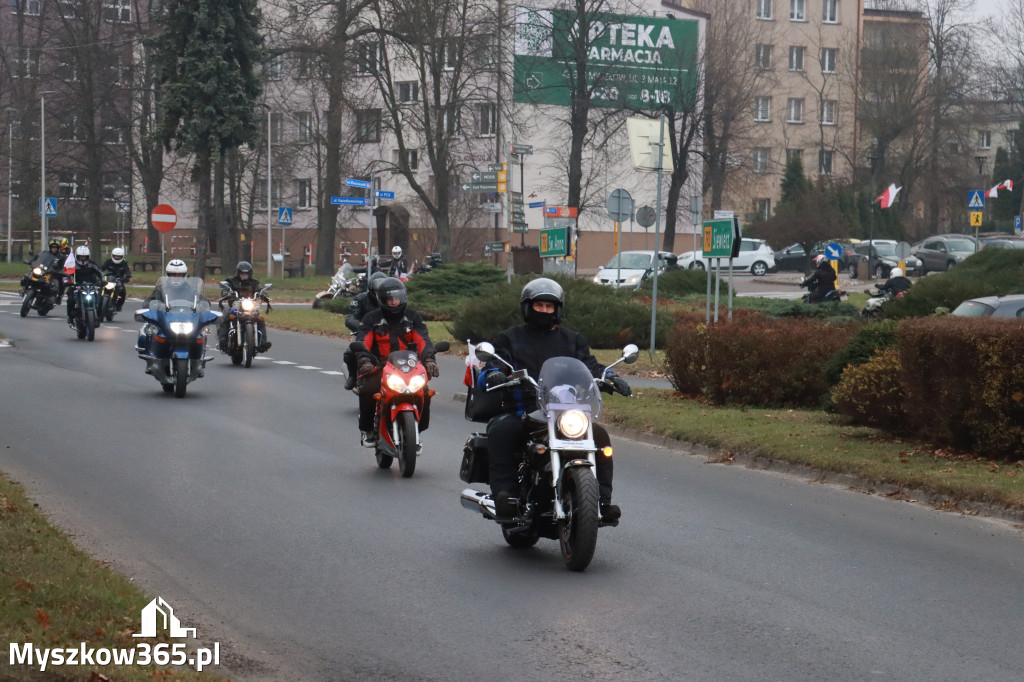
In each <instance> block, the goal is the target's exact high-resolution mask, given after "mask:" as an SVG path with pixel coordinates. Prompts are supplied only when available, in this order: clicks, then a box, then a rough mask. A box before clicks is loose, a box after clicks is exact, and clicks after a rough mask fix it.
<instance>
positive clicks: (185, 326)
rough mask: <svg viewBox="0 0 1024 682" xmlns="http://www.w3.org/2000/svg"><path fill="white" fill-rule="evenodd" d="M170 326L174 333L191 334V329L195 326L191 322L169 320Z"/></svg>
mask: <svg viewBox="0 0 1024 682" xmlns="http://www.w3.org/2000/svg"><path fill="white" fill-rule="evenodd" d="M170 327H171V331H172V332H174V333H175V334H191V333H192V330H193V329H195V328H196V326H195V324H193V323H191V322H171V324H170Z"/></svg>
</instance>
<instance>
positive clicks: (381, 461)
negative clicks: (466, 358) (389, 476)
mask: <svg viewBox="0 0 1024 682" xmlns="http://www.w3.org/2000/svg"><path fill="white" fill-rule="evenodd" d="M373 454H374V455H376V457H377V468H378V469H390V468H391V463H392V462H394V461H395V458H394V457H392V456H391V455H385V454H384V453H383V452H381V450H380V448H377V449H376V450H374V452H373Z"/></svg>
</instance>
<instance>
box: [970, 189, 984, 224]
mask: <svg viewBox="0 0 1024 682" xmlns="http://www.w3.org/2000/svg"><path fill="white" fill-rule="evenodd" d="M967 208H971V209H981V208H985V190H983V189H972V190H971V191H970V192H968V193H967ZM972 224H973V223H972Z"/></svg>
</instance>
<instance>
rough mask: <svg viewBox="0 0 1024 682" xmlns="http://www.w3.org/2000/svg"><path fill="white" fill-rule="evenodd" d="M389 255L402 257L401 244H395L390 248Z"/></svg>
mask: <svg viewBox="0 0 1024 682" xmlns="http://www.w3.org/2000/svg"><path fill="white" fill-rule="evenodd" d="M391 257H392V258H401V257H402V247H401V246H396V247H395V248H393V249H391Z"/></svg>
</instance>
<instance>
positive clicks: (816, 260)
mask: <svg viewBox="0 0 1024 682" xmlns="http://www.w3.org/2000/svg"><path fill="white" fill-rule="evenodd" d="M827 260H828V258H825V256H822V255H820V254H819V255H817V256H815V257H814V264H815V265H821V264H822V263H824V262H825V261H827Z"/></svg>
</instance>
